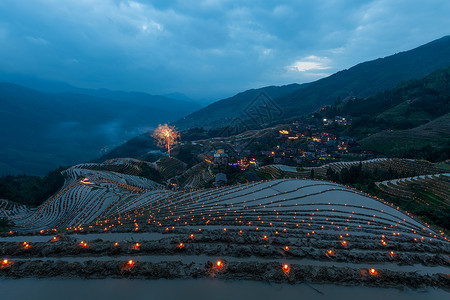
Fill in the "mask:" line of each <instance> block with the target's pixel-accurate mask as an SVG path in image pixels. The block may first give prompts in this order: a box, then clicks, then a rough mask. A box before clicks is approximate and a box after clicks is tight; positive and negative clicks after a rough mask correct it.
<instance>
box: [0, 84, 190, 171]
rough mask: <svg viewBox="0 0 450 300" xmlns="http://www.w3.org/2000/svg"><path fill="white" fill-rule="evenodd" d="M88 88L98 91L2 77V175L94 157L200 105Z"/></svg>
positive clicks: (147, 95)
mask: <svg viewBox="0 0 450 300" xmlns="http://www.w3.org/2000/svg"><path fill="white" fill-rule="evenodd" d="M85 91H86V92H88V91H89V93H91V94H92V95H86V94H75V93H62V94H48V93H42V92H38V91H36V90H33V89H29V88H26V87H23V86H19V85H16V84H12V83H0V99H1V100H2V107H1V108H0V175H5V174H23V173H27V174H34V175H43V174H45V173H46V172H47V171H49V170H51V169H54V168H56V167H58V166H61V165H63V166H65V165H73V164H75V163H78V162H82V161H89V160H92V159H94V158H96V157H98V156H100V155H101V154H102V153H104V152H105V151H106V150H108V149H110V148H113V147H114V146H116V145H118V144H121V143H123V142H124V141H126V140H127V139H130V138H132V137H133V136H136V135H138V134H140V133H142V132H144V131H148V130H149V129H151V128H152V127H154V126H156V125H158V123H163V122H168V121H170V120H175V119H177V118H180V117H182V116H183V115H186V114H187V113H189V112H191V111H193V110H195V109H196V108H197V106H196V105H193V104H192V103H188V102H184V101H180V100H173V99H169V98H166V97H162V96H153V95H149V94H145V93H126V92H113V91H108V90H96V91H95V90H85Z"/></svg>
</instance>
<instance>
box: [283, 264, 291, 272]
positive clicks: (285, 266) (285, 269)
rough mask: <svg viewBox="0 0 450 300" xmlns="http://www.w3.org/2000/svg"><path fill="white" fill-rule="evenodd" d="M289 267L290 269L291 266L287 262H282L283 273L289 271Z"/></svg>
mask: <svg viewBox="0 0 450 300" xmlns="http://www.w3.org/2000/svg"><path fill="white" fill-rule="evenodd" d="M290 269H291V268H290V267H289V265H288V264H283V272H284V273H285V274H287V273H289V271H290Z"/></svg>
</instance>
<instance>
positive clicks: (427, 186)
mask: <svg viewBox="0 0 450 300" xmlns="http://www.w3.org/2000/svg"><path fill="white" fill-rule="evenodd" d="M376 185H377V186H378V188H380V189H381V190H382V191H384V192H386V193H388V194H391V195H394V196H398V197H402V198H406V199H411V200H418V201H422V202H424V203H429V202H433V203H432V204H435V205H445V206H449V205H450V173H442V174H433V175H421V176H414V177H407V178H401V179H395V180H386V181H382V182H377V183H376Z"/></svg>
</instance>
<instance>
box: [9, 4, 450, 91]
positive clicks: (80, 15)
mask: <svg viewBox="0 0 450 300" xmlns="http://www.w3.org/2000/svg"><path fill="white" fill-rule="evenodd" d="M449 13H450V1H446V0H430V1H419V0H379V1H352V0H347V1H333V0H330V1H298V0H297V1H246V2H245V3H242V2H240V1H213V0H204V1H194V0H189V1H186V0H185V1H181V0H180V1H166V0H159V1H152V2H150V1H119V0H103V1H87V0H77V1H75V0H65V1H58V0H29V1H27V0H23V1H17V0H2V1H1V2H0V45H1V47H0V55H1V57H2V59H1V60H0V71H4V72H10V73H21V74H29V75H33V76H37V77H41V78H45V79H52V80H60V81H67V82H68V83H71V84H73V85H77V86H81V87H92V88H98V87H106V88H112V89H124V90H142V91H147V92H150V93H153V94H165V93H171V92H183V93H186V94H187V95H189V96H191V97H194V98H207V99H217V98H220V97H224V96H230V95H231V94H233V93H235V92H238V91H241V90H243V89H247V88H252V87H259V86H264V85H271V84H287V83H292V82H298V83H301V82H307V81H312V80H315V79H318V78H321V77H323V76H326V75H327V74H331V73H334V72H336V71H339V70H340V69H343V68H348V67H350V66H352V65H354V64H356V63H359V62H362V61H365V60H370V59H375V58H378V57H383V56H386V55H389V54H393V53H396V52H399V51H404V50H408V49H411V48H413V47H416V46H419V45H421V44H423V43H426V42H428V41H431V40H433V39H436V38H439V37H441V36H444V35H446V34H448V33H449V32H448V28H450V18H448V15H449Z"/></svg>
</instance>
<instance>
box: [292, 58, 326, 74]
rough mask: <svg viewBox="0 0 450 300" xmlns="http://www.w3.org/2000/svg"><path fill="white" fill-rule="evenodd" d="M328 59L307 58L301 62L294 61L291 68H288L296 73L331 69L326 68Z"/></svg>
mask: <svg viewBox="0 0 450 300" xmlns="http://www.w3.org/2000/svg"><path fill="white" fill-rule="evenodd" d="M329 62H330V59H329V58H328V57H318V56H314V55H311V56H308V57H305V58H304V59H302V60H298V61H296V62H295V63H294V64H293V65H292V66H289V67H288V68H289V69H291V70H295V71H298V72H307V71H315V70H327V69H331V67H330V66H328V63H329Z"/></svg>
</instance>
